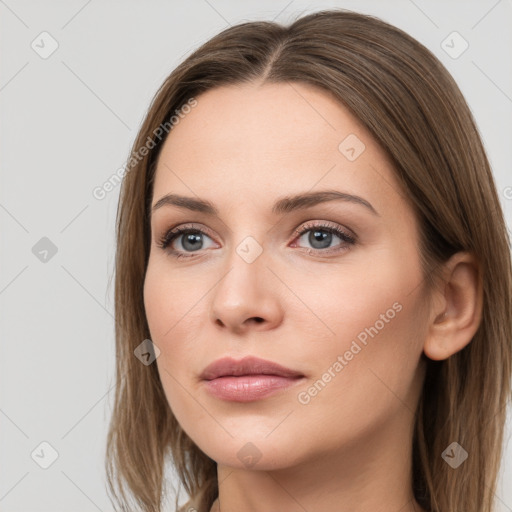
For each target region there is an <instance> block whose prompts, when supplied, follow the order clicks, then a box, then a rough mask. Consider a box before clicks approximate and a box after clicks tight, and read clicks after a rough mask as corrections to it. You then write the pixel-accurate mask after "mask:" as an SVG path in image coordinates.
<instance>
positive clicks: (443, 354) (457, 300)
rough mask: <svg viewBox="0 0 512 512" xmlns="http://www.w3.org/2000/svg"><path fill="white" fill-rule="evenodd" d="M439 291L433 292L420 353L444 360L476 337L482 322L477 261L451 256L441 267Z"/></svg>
mask: <svg viewBox="0 0 512 512" xmlns="http://www.w3.org/2000/svg"><path fill="white" fill-rule="evenodd" d="M441 275H442V277H441V282H440V285H439V287H438V288H437V289H436V290H435V291H433V292H432V293H433V296H432V302H431V304H432V307H431V311H430V317H429V325H428V326H427V327H428V330H427V337H426V339H425V344H424V347H423V350H424V352H425V355H426V356H427V357H429V358H430V359H434V360H442V359H447V358H448V357H450V356H451V355H453V354H455V353H456V352H458V351H459V350H462V349H463V348H464V347H465V346H466V345H467V344H468V343H469V342H470V341H471V339H472V338H473V336H474V335H475V333H476V331H477V329H478V326H479V325H480V321H481V318H482V304H483V285H482V278H481V273H480V271H479V266H478V262H477V260H476V258H475V257H474V256H473V255H471V254H470V253H468V252H458V253H456V254H454V255H453V256H452V257H451V258H450V259H449V260H448V261H447V262H446V263H445V264H444V265H443V270H442V272H441Z"/></svg>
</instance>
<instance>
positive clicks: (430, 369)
mask: <svg viewBox="0 0 512 512" xmlns="http://www.w3.org/2000/svg"><path fill="white" fill-rule="evenodd" d="M244 82H258V83H265V82H268V83H280V82H302V83H306V84H310V85H314V86H317V87H318V88H320V89H322V90H324V91H326V92H328V93H330V94H332V95H334V96H335V97H336V98H337V99H338V100H339V102H340V104H342V105H344V106H345V107H346V108H348V109H349V110H350V111H351V112H352V113H353V114H354V115H355V116H356V117H357V118H358V119H359V120H360V121H361V122H362V123H363V124H364V125H365V126H366V128H367V129H368V130H369V131H370V132H371V133H372V134H373V136H374V137H375V139H376V141H377V142H378V143H379V144H380V145H381V147H382V148H383V150H384V151H386V152H387V154H388V155H389V157H390V158H391V160H392V162H393V163H394V170H395V172H396V176H397V178H398V180H399V182H400V183H401V185H402V187H403V191H404V195H405V196H407V197H408V198H409V199H410V202H411V204H412V206H413V209H414V213H415V215H416V216H417V218H418V221H419V226H420V240H421V246H420V254H421V257H422V264H423V273H424V278H425V280H424V283H425V285H426V286H427V288H428V287H430V286H432V285H433V284H434V281H435V277H436V275H437V273H436V272H437V270H438V269H439V268H440V265H441V264H442V263H443V262H445V261H446V260H447V259H448V258H449V257H450V256H451V255H453V254H454V253H455V252H458V251H461V250H465V251H469V252H471V253H472V254H474V255H476V257H477V259H478V264H479V267H480V272H481V278H482V280H483V314H482V320H481V323H480V325H479V328H478V330H477V332H476V334H475V336H474V337H473V339H472V341H471V342H470V343H469V344H468V345H467V346H466V347H465V348H464V349H463V350H461V351H459V352H457V353H456V354H454V355H453V356H451V357H449V358H448V359H446V360H443V361H433V360H428V366H427V373H426V378H425V384H424V387H423V391H422V395H421V397H420V400H419V404H418V409H417V411H416V417H415V428H414V436H413V439H412V440H411V442H412V443H413V461H412V468H411V471H412V475H413V486H414V489H413V491H414V494H415V497H416V499H417V501H418V502H419V503H420V504H421V505H422V506H423V507H424V508H425V509H426V510H429V511H432V512H451V511H455V510H464V511H465V512H471V511H474V512H491V510H493V495H494V491H495V488H496V481H497V476H498V472H499V468H500V461H501V452H502V441H503V430H504V424H505V417H506V405H507V401H508V398H509V396H510V391H511V358H512V347H511V343H512V342H511V340H512V314H511V313H512V304H511V297H512V269H511V259H510V240H509V238H508V235H507V230H506V225H505V221H504V218H503V213H502V211H501V207H500V203H499V198H498V195H497V192H496V187H495V183H494V180H493V176H492V173H491V169H490V165H489V162H488V159H487V157H486V154H485V151H484V148H483V145H482V142H481V139H480V136H479V134H478V130H477V127H476V125H475V122H474V119H473V117H472V114H471V112H470V109H469V108H468V105H467V103H466V101H465V100H464V97H463V95H462V93H461V92H460V90H459V88H458V87H457V85H456V83H455V82H454V80H453V78H452V77H451V76H450V74H449V73H448V71H447V70H446V69H445V68H444V67H443V65H442V64H441V63H440V62H439V60H438V59H437V58H436V57H435V56H434V55H433V54H432V53H431V52H430V51H429V50H428V49H426V48H425V47H424V46H423V45H421V44H420V43H419V42H418V41H416V40H415V39H413V38H412V37H410V36H409V35H407V34H406V33H405V32H403V31H401V30H399V29H398V28H395V27H393V26H391V25H389V24H387V23H385V22H383V21H382V20H380V19H378V18H375V17H372V16H368V15H362V14H358V13H354V12H350V11H345V10H341V9H340V10H328V11H320V12H316V13H313V14H310V15H307V16H303V17H300V18H298V19H297V20H295V21H294V22H293V23H292V24H290V25H289V26H282V25H280V24H277V23H271V22H264V21H258V22H247V23H241V24H239V25H236V26H232V27H230V28H228V29H226V30H224V31H223V32H221V33H220V34H218V35H216V36H215V37H213V38H212V39H211V40H209V41H208V42H206V43H205V44H203V45H202V46H201V47H200V48H199V49H197V50H196V51H195V52H194V53H192V54H191V55H190V56H189V57H188V58H186V60H185V61H184V62H183V63H181V64H180V65H179V66H178V67H177V68H176V69H175V70H174V71H173V72H172V73H171V75H170V76H169V77H168V78H167V79H166V80H165V82H164V83H163V85H162V86H161V87H160V89H159V90H158V92H157V94H156V96H155V98H154V99H153V102H152V104H151V106H150V109H149V111H148V113H147V116H146V118H145V120H144V122H143V124H142V126H141V128H140V131H139V134H138V136H137V138H136V140H135V142H134V145H133V149H132V152H131V155H130V160H129V162H131V163H130V166H129V168H128V172H127V174H126V175H125V176H124V180H123V183H122V189H121V194H120V201H119V206H118V212H117V233H116V234H117V252H116V261H115V265H116V274H115V329H116V357H117V366H116V391H115V403H114V408H113V414H112V418H111V422H110V429H109V433H108V439H107V447H106V469H107V477H108V486H109V491H110V492H112V494H113V497H114V498H115V500H116V503H117V505H119V507H120V508H121V510H126V511H127V510H133V509H134V505H131V504H130V500H132V502H133V503H135V506H137V507H140V509H141V510H144V511H147V512H153V511H159V510H160V509H161V506H162V500H163V499H164V497H165V496H166V484H167V483H168V482H166V479H165V478H164V474H165V468H166V467H167V466H166V464H167V462H170V463H171V464H172V467H173V468H175V470H176V473H177V475H178V477H179V480H180V482H181V484H182V485H183V488H184V489H185V491H186V492H187V493H188V495H189V496H190V497H191V500H190V501H189V502H188V503H187V506H191V505H193V506H194V507H195V508H196V509H197V510H198V511H199V512H208V511H209V508H210V506H211V505H212V503H213V501H214V499H215V498H216V496H217V494H218V487H217V469H216V463H215V461H213V460H212V459H210V458H209V457H207V456H206V455H205V454H204V453H203V452H201V451H200V450H199V449H198V448H197V446H196V445H195V444H194V443H193V442H192V441H191V440H190V438H189V437H188V436H187V434H186V433H185V432H184V431H183V430H182V429H181V427H180V425H179V424H178V422H177V421H176V419H175V417H174V416H173V413H172V411H171V409H170V407H169V404H168V403H167V401H166V398H165V395H164V392H163V388H162V383H161V381H160V378H159V375H158V371H157V366H156V364H151V365H148V366H146V365H144V364H141V362H140V361H139V360H138V359H137V358H136V357H134V349H135V348H136V347H137V346H138V345H139V344H140V343H141V342H142V341H143V340H145V339H147V338H149V337H150V334H149V329H148V325H147V321H146V317H145V311H144V303H143V284H144V277H145V271H146V268H147V263H148V256H149V249H150V226H149V219H148V215H147V212H148V207H149V205H150V204H151V200H152V183H153V178H154V173H155V164H156V161H157V158H158V154H159V151H160V148H161V147H162V143H163V142H164V140H165V137H161V138H159V139H158V140H155V139H157V137H156V136H155V133H160V132H157V130H158V129H159V127H161V126H162V125H164V126H166V125H165V123H167V127H169V119H170V118H171V117H172V116H173V115H174V113H175V111H176V110H179V109H180V108H181V107H182V106H183V105H185V104H186V103H187V102H188V101H190V99H191V98H196V99H197V100H198V101H199V102H200V98H199V95H200V94H201V93H202V92H203V91H206V90H209V89H212V88H215V87H218V86H221V85H227V84H241V83H244ZM167 132H170V129H168V130H167V129H166V133H167ZM150 139H151V140H152V141H154V145H153V146H154V147H151V149H149V151H147V152H146V154H144V155H143V156H141V153H142V152H141V151H140V148H142V147H143V146H145V145H146V146H147V145H148V141H149V140H150ZM453 441H456V442H457V443H459V444H460V445H461V446H462V447H463V448H464V449H465V450H466V451H467V452H468V453H469V457H468V459H467V460H466V461H465V462H464V463H463V464H462V465H461V466H460V467H459V468H457V469H456V470H454V469H453V468H452V467H450V466H449V465H448V464H447V463H446V462H445V461H444V460H443V458H442V456H441V455H442V453H443V451H444V450H445V449H446V448H447V447H448V446H449V445H450V444H451V443H452V442H453ZM177 501H178V498H176V507H177ZM184 510H185V509H184Z"/></svg>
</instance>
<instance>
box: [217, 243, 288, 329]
mask: <svg viewBox="0 0 512 512" xmlns="http://www.w3.org/2000/svg"><path fill="white" fill-rule="evenodd" d="M249 261H250V260H246V259H244V258H243V257H242V256H240V255H239V254H238V253H237V252H236V250H234V251H233V254H232V257H231V258H230V260H229V263H228V270H227V272H226V273H225V275H224V277H223V278H221V279H220V281H219V283H218V284H217V286H215V287H214V289H213V291H212V299H211V320H212V321H213V322H214V323H215V324H216V326H217V327H220V328H222V329H225V330H228V331H230V332H232V333H236V334H243V333H245V332H247V331H251V330H258V331H263V330H268V329H272V328H275V327H277V326H278V325H279V324H280V323H281V322H282V318H283V312H284V308H283V304H282V301H281V300H280V297H279V289H280V287H279V284H280V281H279V279H278V278H277V277H276V276H275V270H274V271H271V270H270V269H269V267H268V266H267V264H268V263H269V261H268V258H266V255H265V252H263V253H262V254H260V255H259V256H258V257H257V258H256V259H255V260H254V261H252V262H249Z"/></svg>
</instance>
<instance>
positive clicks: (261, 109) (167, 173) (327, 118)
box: [153, 83, 399, 205]
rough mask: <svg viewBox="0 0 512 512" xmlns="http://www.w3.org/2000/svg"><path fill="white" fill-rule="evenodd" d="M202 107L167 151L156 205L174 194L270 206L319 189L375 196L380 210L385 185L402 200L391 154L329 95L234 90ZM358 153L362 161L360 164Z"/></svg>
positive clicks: (282, 86) (291, 89)
mask: <svg viewBox="0 0 512 512" xmlns="http://www.w3.org/2000/svg"><path fill="white" fill-rule="evenodd" d="M196 100H197V106H195V107H194V108H193V109H191V110H190V111H189V113H187V114H182V117H181V118H180V120H179V122H178V123H177V124H176V125H175V126H174V127H173V129H172V131H171V132H170V134H169V135H168V137H167V139H166V141H165V143H164V146H163V148H162V151H161V153H160V157H159V161H158V165H157V170H156V177H155V183H154V191H153V204H154V203H155V202H156V201H157V200H158V199H159V197H160V196H162V195H163V194H166V193H169V192H171V191H172V192H175V193H179V194H183V195H189V196H190V195H197V196H200V197H203V198H209V199H211V200H212V201H213V202H219V203H223V202H230V203H233V202H237V201H238V202H240V203H244V202H247V201H249V202H250V203H253V202H258V203H259V204H264V203H266V202H268V201H269V200H271V199H272V198H275V197H278V196H279V197H280V196H282V195H284V194H291V193H300V192H304V191H307V190H311V189H314V188H315V187H316V188H322V189H323V188H338V189H340V190H343V191H344V192H347V193H357V194H358V195H367V196H372V197H374V199H375V202H376V203H377V204H378V203H379V197H378V196H379V195H382V194H383V193H385V191H383V188H382V187H383V183H382V181H383V180H384V181H385V182H387V184H388V185H387V187H388V188H391V189H393V188H394V189H395V191H394V193H395V194H396V193H397V192H399V187H398V185H397V183H396V182H395V181H394V175H393V171H392V167H391V164H390V162H389V161H388V159H387V157H386V155H385V153H384V152H383V151H382V150H381V148H379V147H378V145H377V144H376V142H375V141H374V139H373V138H372V137H371V136H370V134H369V132H368V131H367V130H366V129H365V128H364V127H363V125H362V124H361V123H360V122H359V121H358V120H357V118H355V117H354V116H353V115H352V114H351V113H350V112H349V111H348V110H347V109H346V108H345V107H344V106H343V105H342V104H341V103H340V102H338V101H337V100H336V99H335V98H333V97H332V96H331V95H330V94H329V93H327V92H325V91H323V90H321V89H318V88H316V87H313V86H309V85H305V84H299V83H279V84H265V85H255V84H243V85H237V86H232V85H230V86H223V87H218V88H215V89H212V90H209V91H207V92H205V93H203V94H201V95H200V96H198V97H197V98H196ZM352 148H354V151H351V149H352ZM347 150H349V152H348V153H347ZM354 152H356V153H355V154H356V156H357V155H358V154H359V153H360V155H359V156H357V158H355V159H354V158H353V156H354ZM389 193H393V190H389ZM372 202H373V201H372ZM374 205H375V203H374Z"/></svg>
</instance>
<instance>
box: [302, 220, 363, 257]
mask: <svg viewBox="0 0 512 512" xmlns="http://www.w3.org/2000/svg"><path fill="white" fill-rule="evenodd" d="M297 235H298V236H299V241H302V243H304V242H305V241H306V242H307V243H308V244H310V245H311V248H312V249H313V251H320V252H330V251H325V250H324V249H330V248H332V246H331V243H332V242H333V241H335V238H339V239H340V240H341V241H342V242H343V243H341V244H338V245H340V246H342V247H343V246H346V245H353V244H354V243H355V238H354V237H353V236H351V235H349V234H348V233H345V232H344V231H342V230H341V229H339V228H337V227H335V226H328V225H320V226H315V225H313V226H304V227H303V228H302V229H301V230H300V231H298V233H297ZM310 250H311V249H310ZM342 250H343V249H342Z"/></svg>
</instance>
